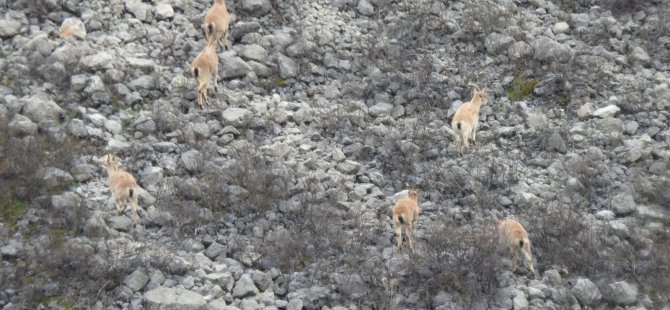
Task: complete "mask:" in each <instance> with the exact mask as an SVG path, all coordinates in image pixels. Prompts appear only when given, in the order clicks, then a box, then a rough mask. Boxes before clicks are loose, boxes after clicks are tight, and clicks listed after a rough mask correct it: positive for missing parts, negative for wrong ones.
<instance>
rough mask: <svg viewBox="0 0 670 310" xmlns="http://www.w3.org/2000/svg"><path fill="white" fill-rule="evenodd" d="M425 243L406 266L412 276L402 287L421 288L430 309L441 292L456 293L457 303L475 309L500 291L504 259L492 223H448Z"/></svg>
mask: <svg viewBox="0 0 670 310" xmlns="http://www.w3.org/2000/svg"><path fill="white" fill-rule="evenodd" d="M488 224H490V225H488ZM422 241H423V242H421V243H419V245H418V246H417V254H416V256H414V257H413V258H412V260H409V261H407V262H406V265H407V268H409V270H410V272H409V273H408V274H407V276H405V277H404V279H403V281H402V282H403V283H402V285H405V286H408V287H413V288H421V290H420V293H421V296H422V298H425V299H426V302H427V303H428V304H429V305H430V304H431V298H432V297H433V296H435V295H436V294H437V293H438V292H440V291H445V292H455V293H457V294H458V295H457V296H455V297H457V298H458V300H457V302H458V303H463V304H465V305H472V304H473V303H474V302H476V301H478V300H479V299H480V298H483V297H484V296H486V295H487V294H489V293H491V292H492V290H493V289H494V288H495V287H497V280H496V276H497V274H498V273H499V272H500V270H501V269H502V264H501V262H502V260H501V257H502V256H500V254H498V252H499V250H498V249H499V243H498V239H497V236H496V229H495V224H494V222H493V221H491V223H487V222H486V221H483V222H480V223H476V224H473V225H468V226H459V225H458V224H457V223H455V222H452V221H450V220H446V219H445V220H444V222H443V223H440V224H439V225H438V226H436V227H435V228H434V229H432V230H431V231H429V232H428V233H427V234H426V237H425V239H424V240H422Z"/></svg>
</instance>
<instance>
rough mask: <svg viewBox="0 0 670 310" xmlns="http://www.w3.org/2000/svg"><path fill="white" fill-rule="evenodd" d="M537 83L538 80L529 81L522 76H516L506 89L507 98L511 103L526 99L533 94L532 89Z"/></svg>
mask: <svg viewBox="0 0 670 310" xmlns="http://www.w3.org/2000/svg"><path fill="white" fill-rule="evenodd" d="M538 83H540V81H539V80H536V79H530V80H529V79H527V78H526V77H525V76H524V75H523V74H517V75H516V76H515V77H514V80H512V83H511V84H510V85H509V86H508V87H507V98H509V100H510V101H512V102H516V101H520V100H524V99H527V98H529V97H530V96H531V95H532V94H533V89H534V88H535V86H537V84H538Z"/></svg>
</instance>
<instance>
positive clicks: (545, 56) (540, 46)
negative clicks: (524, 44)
mask: <svg viewBox="0 0 670 310" xmlns="http://www.w3.org/2000/svg"><path fill="white" fill-rule="evenodd" d="M532 45H533V50H534V54H533V58H535V59H536V60H540V61H554V62H567V61H569V60H570V59H571V58H572V55H573V52H572V49H571V48H570V46H568V45H567V44H561V43H558V42H556V41H554V40H552V39H550V38H548V37H545V36H540V37H539V38H537V39H535V41H533V44H532Z"/></svg>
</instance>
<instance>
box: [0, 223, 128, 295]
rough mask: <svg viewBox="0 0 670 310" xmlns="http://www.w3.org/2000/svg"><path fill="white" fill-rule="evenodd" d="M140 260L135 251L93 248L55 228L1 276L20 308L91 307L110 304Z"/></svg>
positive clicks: (94, 246)
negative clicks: (15, 293) (101, 303)
mask: <svg viewBox="0 0 670 310" xmlns="http://www.w3.org/2000/svg"><path fill="white" fill-rule="evenodd" d="M139 263H140V262H139V258H138V255H137V252H136V251H130V250H127V251H124V250H121V251H119V250H113V249H111V248H109V247H108V246H100V244H99V245H97V246H96V245H94V244H92V243H90V242H88V240H87V239H79V238H71V237H68V236H67V235H66V234H65V232H63V231H61V230H54V231H53V232H52V234H51V236H50V238H49V239H47V240H46V242H44V243H42V244H40V245H39V246H37V247H35V248H30V249H29V250H27V251H25V255H24V257H23V259H22V260H20V261H17V262H16V264H15V265H14V266H13V267H12V268H6V269H5V271H4V272H3V276H4V278H5V280H6V282H5V283H6V285H7V286H6V287H7V288H14V289H16V290H17V291H18V295H17V296H16V297H17V302H16V304H17V305H18V306H19V307H21V308H23V307H25V308H35V307H36V306H38V305H40V304H46V303H50V302H52V301H55V302H56V303H57V304H59V305H61V306H66V305H71V306H74V305H77V306H81V307H92V306H93V305H94V304H95V303H96V302H97V301H102V302H103V304H107V305H111V304H113V303H114V302H115V301H116V299H117V298H116V294H115V292H114V289H115V288H117V287H118V286H119V285H121V283H122V281H123V279H124V278H125V277H126V276H127V275H128V274H130V273H131V272H132V271H133V270H134V269H136V268H137V266H138V265H139ZM66 308H67V306H66Z"/></svg>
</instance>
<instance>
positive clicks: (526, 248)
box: [522, 242, 535, 274]
mask: <svg viewBox="0 0 670 310" xmlns="http://www.w3.org/2000/svg"><path fill="white" fill-rule="evenodd" d="M522 252H523V254H524V256H526V264H528V270H530V272H532V273H533V274H535V268H533V254H532V253H531V252H530V243H529V242H525V243H524V245H523V248H522Z"/></svg>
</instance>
